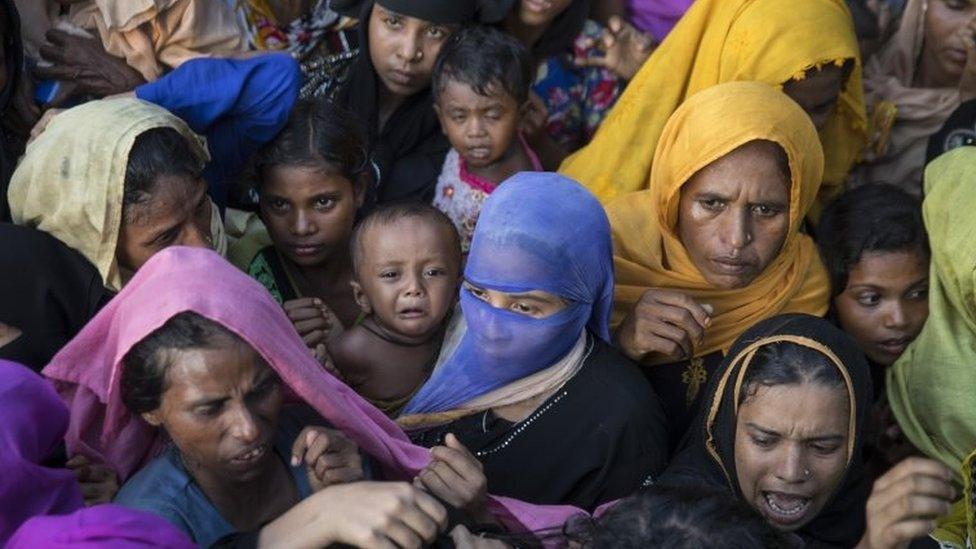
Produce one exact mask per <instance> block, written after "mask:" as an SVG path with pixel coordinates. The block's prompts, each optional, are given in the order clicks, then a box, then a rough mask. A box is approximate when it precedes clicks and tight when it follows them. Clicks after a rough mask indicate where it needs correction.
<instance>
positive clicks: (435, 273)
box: [424, 269, 445, 278]
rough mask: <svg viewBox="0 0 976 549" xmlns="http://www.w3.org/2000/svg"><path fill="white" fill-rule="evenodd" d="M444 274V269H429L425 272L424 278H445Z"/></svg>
mask: <svg viewBox="0 0 976 549" xmlns="http://www.w3.org/2000/svg"><path fill="white" fill-rule="evenodd" d="M444 274H445V271H444V269H427V271H426V272H424V276H427V277H431V278H433V277H435V276H443V275H444Z"/></svg>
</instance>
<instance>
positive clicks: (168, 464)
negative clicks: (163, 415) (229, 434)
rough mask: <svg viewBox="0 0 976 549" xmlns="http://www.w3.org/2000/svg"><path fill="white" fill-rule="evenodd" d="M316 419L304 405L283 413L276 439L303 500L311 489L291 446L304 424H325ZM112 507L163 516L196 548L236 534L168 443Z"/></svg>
mask: <svg viewBox="0 0 976 549" xmlns="http://www.w3.org/2000/svg"><path fill="white" fill-rule="evenodd" d="M316 416H317V414H314V412H311V411H310V409H307V408H305V407H298V406H296V407H288V408H284V409H282V411H281V416H280V418H279V423H278V434H277V437H276V438H275V453H277V455H278V458H279V459H281V460H282V461H283V462H284V463H285V464H287V465H288V468H289V470H290V472H291V475H292V478H293V479H294V481H295V486H296V487H297V488H298V492H299V495H300V497H301V499H305V498H307V497H308V496H310V495H312V488H311V486H310V485H309V482H308V475H307V474H306V472H305V467H304V465H300V466H298V467H291V465H290V464H289V463H290V460H291V446H292V444H293V443H294V442H295V438H297V437H298V434H299V433H300V432H301V430H302V429H303V428H304V427H305V426H307V425H312V424H315V425H324V421H323V420H321V418H318V420H317V421H316V420H315V419H314V418H315V417H316ZM115 503H118V504H120V505H123V506H125V507H130V508H133V509H141V510H143V511H148V512H150V513H154V514H156V515H158V516H161V517H163V518H164V519H166V520H168V521H169V522H171V523H172V524H173V525H175V526H176V527H177V528H179V529H180V530H182V531H183V532H184V533H185V534H187V535H188V536H190V538H191V539H192V540H193V541H194V542H195V543H196V544H197V545H199V546H200V547H210V546H211V545H213V544H214V543H215V542H217V541H218V540H220V539H221V538H223V537H224V536H227V535H230V534H233V533H236V532H237V529H236V528H234V527H233V526H231V524H230V523H228V522H227V521H226V520H225V519H224V517H222V516H221V515H220V512H219V511H218V510H217V508H216V507H214V505H213V504H212V503H210V500H209V499H207V496H206V495H205V494H204V493H203V491H202V490H201V489H200V486H199V485H197V483H196V482H195V481H194V480H193V477H191V476H190V474H189V473H188V472H187V470H186V467H184V465H183V460H182V459H181V458H180V453H179V450H177V449H176V447H175V446H172V445H171V446H170V447H169V448H167V449H166V451H165V452H163V454H162V455H160V456H159V457H157V458H156V459H154V460H153V461H152V462H150V463H149V465H147V466H146V467H145V468H144V469H142V470H141V471H139V472H138V473H136V474H135V475H134V476H133V477H132V478H130V479H129V480H128V481H127V482H126V483H125V485H123V486H122V489H121V490H119V493H118V494H117V495H116V496H115Z"/></svg>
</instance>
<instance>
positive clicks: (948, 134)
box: [925, 99, 976, 164]
mask: <svg viewBox="0 0 976 549" xmlns="http://www.w3.org/2000/svg"><path fill="white" fill-rule="evenodd" d="M973 146H976V99H973V100H970V101H966V102H965V103H963V104H962V105H959V106H958V107H956V110H954V111H953V112H952V116H950V117H949V119H948V120H946V123H945V124H943V125H942V129H940V130H939V131H938V132H937V133H936V134H935V135H933V136H932V137H930V138H929V145H928V148H927V149H926V151H925V163H926V164H928V163H929V162H931V161H933V160H935V159H936V158H937V157H938V156H939V155H941V154H942V153H947V152H949V151H951V150H952V149H955V148H956V147H973Z"/></svg>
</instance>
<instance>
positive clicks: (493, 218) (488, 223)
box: [399, 172, 667, 509]
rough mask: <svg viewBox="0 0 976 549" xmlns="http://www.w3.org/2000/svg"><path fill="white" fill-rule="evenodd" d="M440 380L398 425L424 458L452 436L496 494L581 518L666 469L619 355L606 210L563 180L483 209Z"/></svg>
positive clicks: (654, 401)
mask: <svg viewBox="0 0 976 549" xmlns="http://www.w3.org/2000/svg"><path fill="white" fill-rule="evenodd" d="M464 278H465V281H464V285H463V287H462V289H461V297H460V303H461V311H462V312H463V315H458V316H459V317H460V318H459V319H458V320H457V321H456V322H455V323H454V325H453V326H452V327H451V329H450V330H449V333H448V336H447V338H446V341H445V344H444V348H443V350H442V352H441V356H440V358H439V360H438V363H437V365H436V366H435V369H434V372H433V374H432V375H431V378H430V380H429V381H428V382H427V383H426V384H425V385H424V387H423V388H422V389H421V390H420V391H419V392H418V393H417V395H416V396H415V397H414V398H413V400H411V401H410V403H409V404H408V405H407V407H406V409H405V411H404V416H403V417H401V418H400V420H399V421H400V423H401V425H403V426H404V427H405V428H407V429H409V430H411V431H412V435H411V438H413V439H414V441H415V442H417V443H419V444H423V445H426V446H433V445H437V444H441V443H442V441H443V439H444V437H445V436H446V435H447V433H453V434H454V435H455V436H457V437H458V439H459V440H460V441H461V443H463V444H464V445H465V446H466V447H467V448H468V449H469V450H470V451H471V452H473V453H474V454H475V455H476V456H477V457H478V459H479V460H480V461H481V462H482V464H483V465H484V472H485V475H486V477H487V479H488V488H489V491H490V492H491V493H494V494H498V495H504V496H510V497H515V498H518V499H522V500H525V501H529V502H532V503H540V504H571V505H575V506H578V507H581V508H583V509H593V508H595V507H596V506H597V505H599V504H601V503H604V502H607V501H611V500H614V499H617V498H620V497H623V496H626V495H628V494H630V493H632V492H634V491H635V490H637V489H638V488H639V487H640V486H641V485H642V484H643V483H646V482H650V481H653V479H654V478H655V477H656V475H657V473H659V472H660V471H661V469H662V467H663V466H664V461H665V459H666V452H667V437H666V434H665V426H664V419H663V417H664V416H663V412H662V410H661V406H660V403H659V401H658V398H657V395H656V394H655V393H654V391H653V390H652V389H651V387H650V386H649V385H648V383H647V382H646V381H645V379H644V378H643V376H642V375H641V373H640V372H639V371H638V370H637V368H636V367H635V365H634V364H633V363H631V362H630V361H629V360H628V359H626V358H625V357H624V356H623V355H621V354H619V353H618V352H617V351H616V350H615V349H613V348H612V347H610V345H609V343H608V341H609V338H610V333H609V318H610V309H611V304H612V299H613V256H612V244H611V240H610V225H609V223H608V221H607V217H606V215H605V214H604V212H603V208H602V207H601V206H600V204H599V202H598V201H597V200H596V198H595V197H594V196H593V195H592V194H590V192H589V191H587V190H586V189H584V188H583V187H582V186H580V185H579V184H577V183H576V182H574V181H572V180H570V179H567V178H565V177H563V176H560V175H558V174H551V173H528V172H526V173H520V174H517V175H515V176H513V177H512V178H511V179H509V180H508V181H506V182H504V183H503V184H502V185H501V186H499V188H498V189H497V190H496V191H495V192H494V193H492V195H491V197H490V198H489V199H488V201H487V202H486V203H485V206H484V208H483V209H482V212H481V217H480V219H479V221H478V225H477V228H476V229H475V233H474V238H473V240H472V244H471V251H470V254H469V256H468V262H467V265H466V267H465V272H464Z"/></svg>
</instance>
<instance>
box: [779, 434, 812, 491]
mask: <svg viewBox="0 0 976 549" xmlns="http://www.w3.org/2000/svg"><path fill="white" fill-rule="evenodd" d="M781 458H782V459H780V460H779V465H778V467H777V469H776V477H777V478H779V479H780V480H782V481H783V482H788V483H791V484H798V483H801V482H804V481H806V480H807V479H809V477H810V475H809V473H808V471H809V467H807V463H806V460H805V459H804V456H803V450H802V448H800V445H799V444H789V445H787V447H786V448H785V449H784V455H783V456H781Z"/></svg>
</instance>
